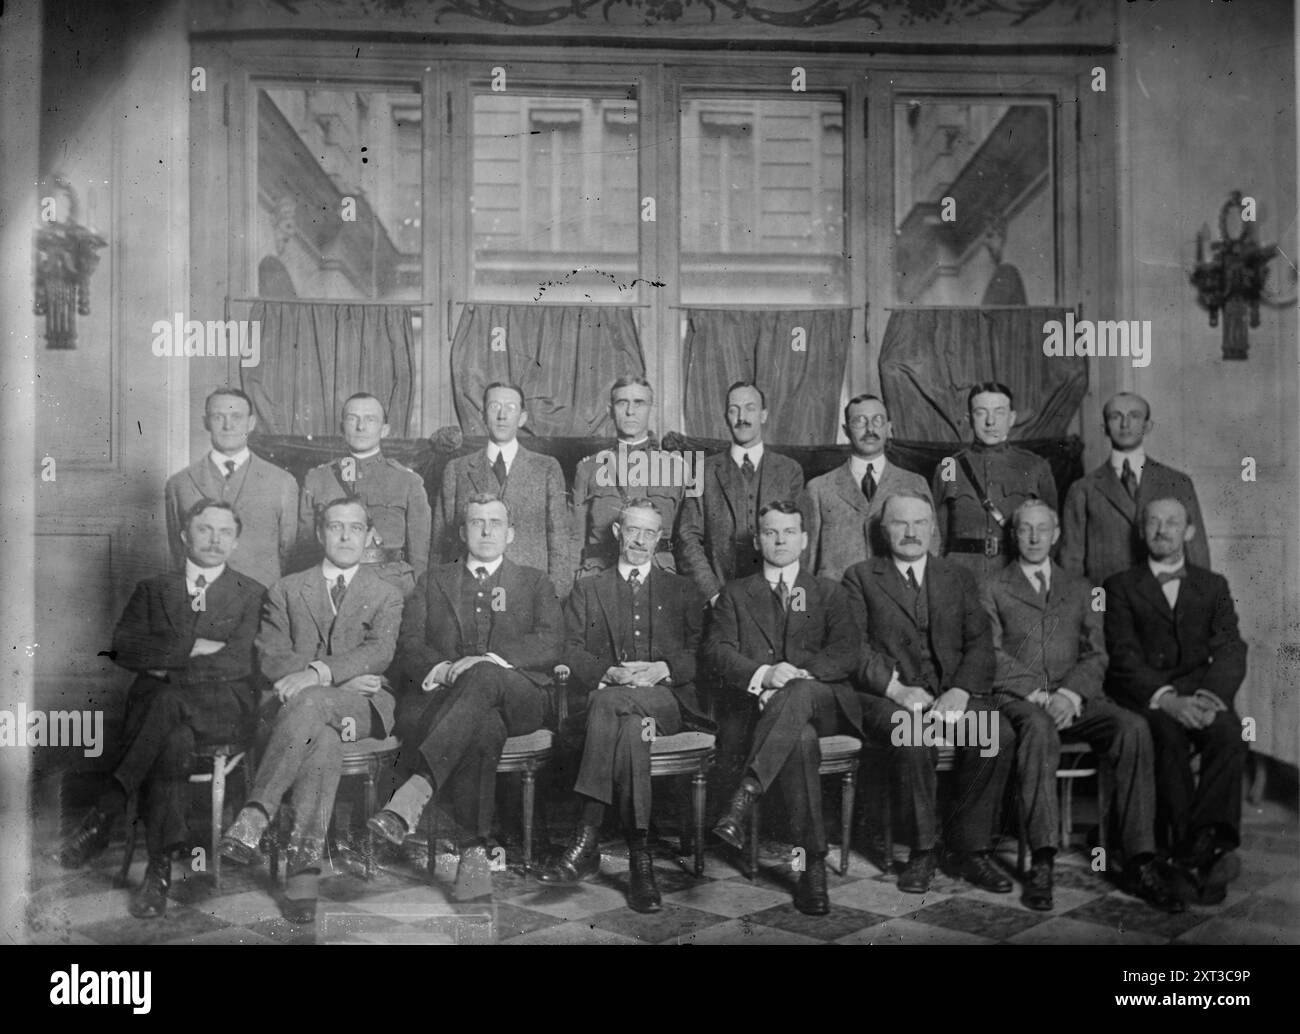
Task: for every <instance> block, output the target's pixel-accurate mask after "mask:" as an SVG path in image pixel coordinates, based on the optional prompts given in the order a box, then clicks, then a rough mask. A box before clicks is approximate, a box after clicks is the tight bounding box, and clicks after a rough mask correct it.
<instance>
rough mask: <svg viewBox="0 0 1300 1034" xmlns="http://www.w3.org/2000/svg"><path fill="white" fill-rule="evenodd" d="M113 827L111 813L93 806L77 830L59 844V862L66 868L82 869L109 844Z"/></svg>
mask: <svg viewBox="0 0 1300 1034" xmlns="http://www.w3.org/2000/svg"><path fill="white" fill-rule="evenodd" d="M112 828H113V817H112V816H111V815H109V814H107V813H106V812H102V811H100V810H99V809H98V808H91V809H90V811H89V813H87V815H86V817H85V818H84V819H82V820H81V825H80V826H78V827H77V831H76V832H75V833H73V834H72V835H71V836H70V837H68V839H67V840H65V841H64V842H63V843H62V844H60V845H59V864H60V865H62V866H63V867H64V868H65V869H80V868H81V867H82V866H83V865H85V864H86V863H87V862H89V861H90V860H91V859H92V858H94V857H95V856H96V855H97V854H99V853H100V852H101V851H103V850H104V848H106V847H107V846H108V834H109V831H110V830H111V829H112Z"/></svg>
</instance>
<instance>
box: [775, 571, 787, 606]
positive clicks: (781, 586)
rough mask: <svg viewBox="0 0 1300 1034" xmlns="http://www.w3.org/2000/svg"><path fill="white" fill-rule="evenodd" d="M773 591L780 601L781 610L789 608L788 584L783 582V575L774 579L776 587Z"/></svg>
mask: <svg viewBox="0 0 1300 1034" xmlns="http://www.w3.org/2000/svg"><path fill="white" fill-rule="evenodd" d="M773 591H774V592H775V593H776V598H777V599H778V600H780V601H781V609H782V610H783V611H784V610H789V609H790V586H788V585H786V584H785V578H784V576H783V577H780V578H778V579H777V580H776V588H775V589H774V590H773Z"/></svg>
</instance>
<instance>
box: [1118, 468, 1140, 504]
mask: <svg viewBox="0 0 1300 1034" xmlns="http://www.w3.org/2000/svg"><path fill="white" fill-rule="evenodd" d="M1119 483H1120V484H1121V485H1123V486H1124V491H1125V492H1127V493H1128V497H1129V498H1130V499H1136V498H1137V494H1138V479H1137V475H1136V474H1134V473H1133V468H1132V467H1130V466H1129V465H1128V460H1125V461H1124V467H1123V469H1122V470H1121V471H1120V475H1119Z"/></svg>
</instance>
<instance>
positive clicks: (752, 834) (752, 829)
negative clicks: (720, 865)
mask: <svg viewBox="0 0 1300 1034" xmlns="http://www.w3.org/2000/svg"><path fill="white" fill-rule="evenodd" d="M758 812H759V807H758V801H755V802H754V807H753V809H752V810H751V811H750V813H749V882H750V883H753V882H754V877H755V876H757V875H758V826H759V822H758Z"/></svg>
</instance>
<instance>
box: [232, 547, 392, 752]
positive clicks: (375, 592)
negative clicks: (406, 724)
mask: <svg viewBox="0 0 1300 1034" xmlns="http://www.w3.org/2000/svg"><path fill="white" fill-rule="evenodd" d="M401 621H402V594H401V593H400V592H398V591H397V590H396V589H394V588H393V587H392V586H391V585H389V584H388V583H387V582H385V581H384V580H383V579H382V578H380V577H379V575H377V574H375V573H374V572H373V571H372V570H370V568H369V567H368V566H367V565H366V564H362V565H361V566H360V567H359V568H358V569H357V573H356V574H355V575H354V576H353V578H352V584H351V585H350V586H348V591H347V592H346V593H344V595H343V602H342V603H341V604H340V605H339V612H338V615H337V616H335V614H334V610H333V607H331V606H330V597H329V588H328V587H327V586H326V584H325V577H324V575H322V574H321V569H320V567H319V565H318V566H316V567H311V568H308V569H307V570H306V571H299V572H298V573H297V574H291V575H289V576H287V577H285V578H281V579H280V581H278V582H276V583H275V585H273V586H271V590H270V592H269V593H267V597H266V609H265V611H264V613H263V615H262V627H261V628H260V629H259V630H258V633H257V654H258V658H259V660H260V662H261V665H262V674H263V675H265V676H266V677H267V678H268V679H270V680H271V681H272V682H274V681H275V680H276V679H279V678H282V677H283V676H285V675H288V674H289V673H290V672H294V671H302V670H303V669H304V668H306V667H307V665H308V664H310V663H311V662H312V661H321V662H323V663H324V664H326V665H328V666H329V669H330V675H331V676H332V677H333V682H334V685H336V686H337V685H341V684H342V683H344V682H347V681H348V679H351V678H353V677H355V676H357V675H382V674H384V672H385V671H387V670H388V666H389V665H390V664H391V663H392V662H393V654H394V651H395V650H396V648H397V630H398V627H399V626H400V625H401ZM370 703H371V704H372V705H373V706H374V709H375V712H376V713H377V714H378V715H379V717H380V719H381V720H382V721H383V727H384V733H385V735H387V733H388V732H389V731H391V730H392V728H393V710H394V705H395V703H396V701H395V699H394V697H393V694H392V693H391V692H390V691H389V690H388V689H387V688H384V689H380V690H379V691H378V692H377V693H374V694H373V695H371V697H370Z"/></svg>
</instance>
